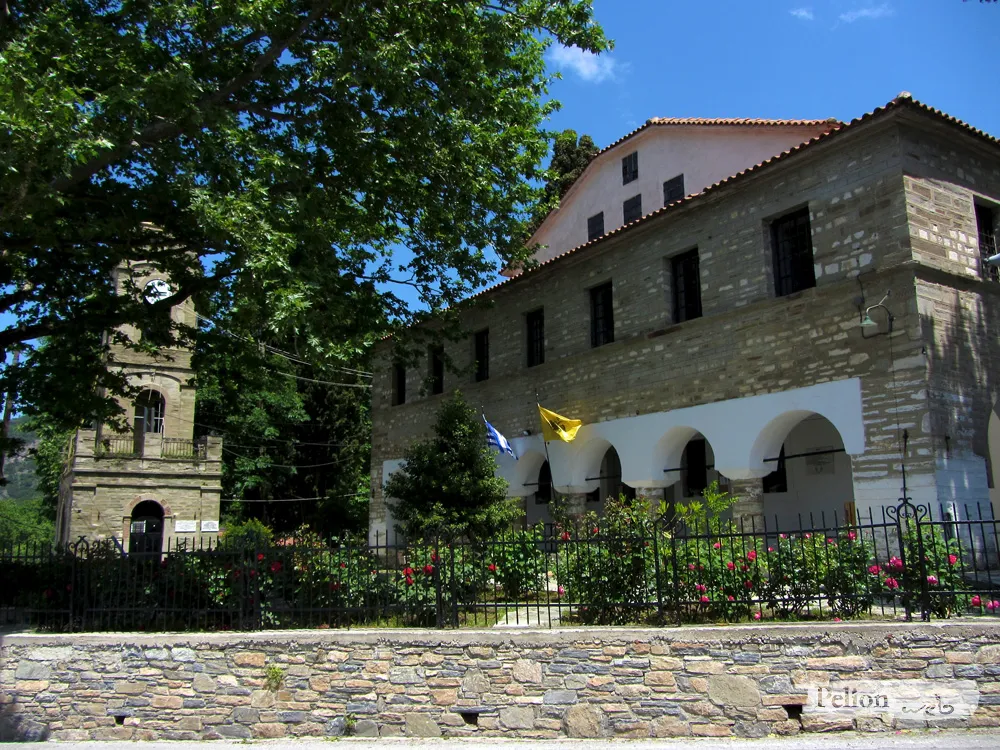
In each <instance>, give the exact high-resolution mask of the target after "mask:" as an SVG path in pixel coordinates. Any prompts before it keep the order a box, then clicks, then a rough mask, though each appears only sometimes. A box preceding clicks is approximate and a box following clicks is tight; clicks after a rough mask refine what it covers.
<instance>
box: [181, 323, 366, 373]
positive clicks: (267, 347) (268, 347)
mask: <svg viewBox="0 0 1000 750" xmlns="http://www.w3.org/2000/svg"><path fill="white" fill-rule="evenodd" d="M195 315H196V316H197V317H198V320H201V321H204V322H205V323H209V324H210V325H211V326H212V327H213V328H217V329H219V330H220V331H222V332H223V333H224V334H226V335H227V336H232V337H233V338H234V339H237V340H239V341H244V342H246V343H248V344H253V345H254V346H259V347H263V348H264V349H265V350H266V351H268V352H270V353H271V354H275V355H277V356H279V357H283V358H284V359H287V360H289V361H290V362H295V363H296V364H300V365H306V366H307V367H322V368H326V369H330V370H335V371H337V372H345V373H349V374H351V375H360V376H362V377H366V378H370V377H373V375H374V373H371V372H368V371H366V370H357V369H355V368H353V367H338V366H336V365H317V364H315V363H313V362H307V361H306V360H304V359H300V358H299V357H296V356H295V355H294V354H292V353H291V352H286V351H285V350H284V349H279V348H278V347H276V346H271V345H270V344H265V343H264V342H262V341H256V340H254V339H251V338H248V337H246V336H240V335H239V334H238V333H233V332H232V331H229V330H227V329H225V328H223V327H222V326H221V325H219V324H218V323H216V322H215V321H214V320H212V319H211V318H206V317H205V316H204V315H201V314H199V313H195ZM283 374H284V373H283ZM293 377H294V376H293ZM313 382H316V383H323V384H324V385H350V384H349V383H330V382H324V381H319V380H316V381H313ZM354 387H355V388H364V387H367V386H358V385H356V386H354Z"/></svg>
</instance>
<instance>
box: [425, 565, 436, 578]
mask: <svg viewBox="0 0 1000 750" xmlns="http://www.w3.org/2000/svg"><path fill="white" fill-rule="evenodd" d="M433 574H434V566H433V565H425V566H424V575H427V576H429V575H433Z"/></svg>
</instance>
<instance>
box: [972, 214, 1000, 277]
mask: <svg viewBox="0 0 1000 750" xmlns="http://www.w3.org/2000/svg"><path fill="white" fill-rule="evenodd" d="M996 227H997V223H996V215H995V214H994V213H993V209H991V208H990V207H989V206H981V205H980V204H978V203H977V204H976V232H978V234H979V257H980V258H981V260H982V264H983V278H984V279H986V280H988V281H1000V269H998V268H997V267H996V266H991V265H988V264H987V263H986V260H987V259H988V258H990V257H991V256H994V255H996V254H997V229H996Z"/></svg>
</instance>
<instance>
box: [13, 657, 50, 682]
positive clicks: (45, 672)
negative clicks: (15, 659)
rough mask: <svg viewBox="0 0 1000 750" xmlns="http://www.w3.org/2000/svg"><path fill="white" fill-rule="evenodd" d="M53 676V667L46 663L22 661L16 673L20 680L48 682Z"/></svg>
mask: <svg viewBox="0 0 1000 750" xmlns="http://www.w3.org/2000/svg"><path fill="white" fill-rule="evenodd" d="M51 676H52V667H51V666H49V665H48V664H46V663H44V662H37V661H22V662H20V663H18V665H17V669H16V670H15V671H14V677H16V678H17V679H18V680H47V679H49V677H51Z"/></svg>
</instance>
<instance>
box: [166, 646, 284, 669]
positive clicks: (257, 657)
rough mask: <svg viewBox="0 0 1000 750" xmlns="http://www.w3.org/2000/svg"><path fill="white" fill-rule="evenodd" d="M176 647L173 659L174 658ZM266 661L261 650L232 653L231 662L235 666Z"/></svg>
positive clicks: (251, 665) (258, 665)
mask: <svg viewBox="0 0 1000 750" xmlns="http://www.w3.org/2000/svg"><path fill="white" fill-rule="evenodd" d="M176 658H177V656H176V649H175V650H174V659H176ZM266 663H267V654H265V653H263V652H262V651H244V652H241V653H236V654H233V664H235V665H236V666H237V667H263V666H264V664H266Z"/></svg>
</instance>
